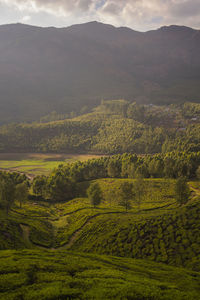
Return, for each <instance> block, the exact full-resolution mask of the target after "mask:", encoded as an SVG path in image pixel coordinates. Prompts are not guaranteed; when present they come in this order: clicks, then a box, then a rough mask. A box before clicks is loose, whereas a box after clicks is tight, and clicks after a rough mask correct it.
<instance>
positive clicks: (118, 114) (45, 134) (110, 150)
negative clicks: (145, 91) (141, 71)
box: [0, 100, 200, 154]
mask: <svg viewBox="0 0 200 300" xmlns="http://www.w3.org/2000/svg"><path fill="white" fill-rule="evenodd" d="M86 110H87V108H83V110H82V113H81V114H80V115H79V116H76V117H74V114H73V113H72V114H71V116H70V118H67V119H64V120H60V119H63V118H65V115H59V114H56V113H52V114H50V115H49V116H46V117H45V118H43V119H42V120H40V121H38V122H34V123H29V124H28V123H21V124H9V125H4V126H1V127H0V151H1V152H58V153H59V152H60V153H99V154H117V153H124V152H131V153H137V154H141V153H143V154H145V153H149V154H153V153H159V152H162V153H166V152H170V151H174V150H177V151H200V142H199V141H200V104H196V103H189V102H188V103H184V104H180V105H169V106H156V105H153V104H150V105H139V104H136V103H135V102H133V103H130V102H128V101H125V100H112V101H102V103H101V105H100V106H98V107H96V108H95V109H94V110H93V111H92V112H90V113H86V114H84V112H85V111H86ZM52 118H54V121H51V120H52ZM56 119H57V120H56Z"/></svg>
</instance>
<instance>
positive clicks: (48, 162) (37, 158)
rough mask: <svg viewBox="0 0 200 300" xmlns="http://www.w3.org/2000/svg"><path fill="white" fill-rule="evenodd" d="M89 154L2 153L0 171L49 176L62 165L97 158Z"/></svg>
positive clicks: (0, 155) (0, 154)
mask: <svg viewBox="0 0 200 300" xmlns="http://www.w3.org/2000/svg"><path fill="white" fill-rule="evenodd" d="M97 157H99V156H98V155H89V154H43V153H32V154H31V153H0V169H3V170H9V171H20V172H23V173H28V174H33V175H48V174H49V173H50V171H51V170H52V169H54V168H57V167H58V166H59V165H60V164H65V163H71V162H74V161H76V160H80V161H85V160H88V159H91V158H97Z"/></svg>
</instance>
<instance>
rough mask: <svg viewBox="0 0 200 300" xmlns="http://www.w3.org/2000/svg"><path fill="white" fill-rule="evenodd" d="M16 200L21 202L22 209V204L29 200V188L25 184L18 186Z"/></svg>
mask: <svg viewBox="0 0 200 300" xmlns="http://www.w3.org/2000/svg"><path fill="white" fill-rule="evenodd" d="M15 199H16V200H17V201H19V203H20V208H21V207H22V204H23V203H25V202H26V201H27V200H28V187H27V184H26V183H25V182H24V183H20V184H18V185H17V186H16V190H15Z"/></svg>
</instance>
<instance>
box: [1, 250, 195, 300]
mask: <svg viewBox="0 0 200 300" xmlns="http://www.w3.org/2000/svg"><path fill="white" fill-rule="evenodd" d="M199 286H200V274H199V273H198V272H194V271H188V270H185V269H182V268H175V267H169V266H166V265H164V264H160V263H159V264H158V263H154V262H149V261H145V260H134V259H125V258H119V257H107V256H98V255H91V254H90V255H88V254H83V253H74V252H68V251H60V252H52V251H41V250H20V251H10V250H7V251H1V252H0V299H1V300H5V299H9V300H16V299H24V300H35V299H41V300H44V299H45V300H50V299H133V300H134V299H135V300H136V299H137V300H138V299H144V300H147V299H148V300H149V299H152V300H153V299H156V300H161V299H163V300H164V299H165V300H167V299H177V300H178V299H180V300H181V299H191V300H196V299H199V298H198V297H199V292H200V288H199Z"/></svg>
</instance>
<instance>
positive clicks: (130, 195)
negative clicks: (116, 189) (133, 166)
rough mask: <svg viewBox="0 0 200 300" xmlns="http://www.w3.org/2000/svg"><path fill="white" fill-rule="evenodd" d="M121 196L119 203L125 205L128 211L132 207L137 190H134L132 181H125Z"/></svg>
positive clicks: (121, 188)
mask: <svg viewBox="0 0 200 300" xmlns="http://www.w3.org/2000/svg"><path fill="white" fill-rule="evenodd" d="M119 197H120V202H119V205H121V206H123V207H124V208H125V211H126V212H127V211H128V210H129V209H131V207H132V205H131V202H132V201H133V200H134V198H135V192H134V190H133V184H132V183H131V182H128V181H124V182H123V183H122V184H121V186H120V193H119Z"/></svg>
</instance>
